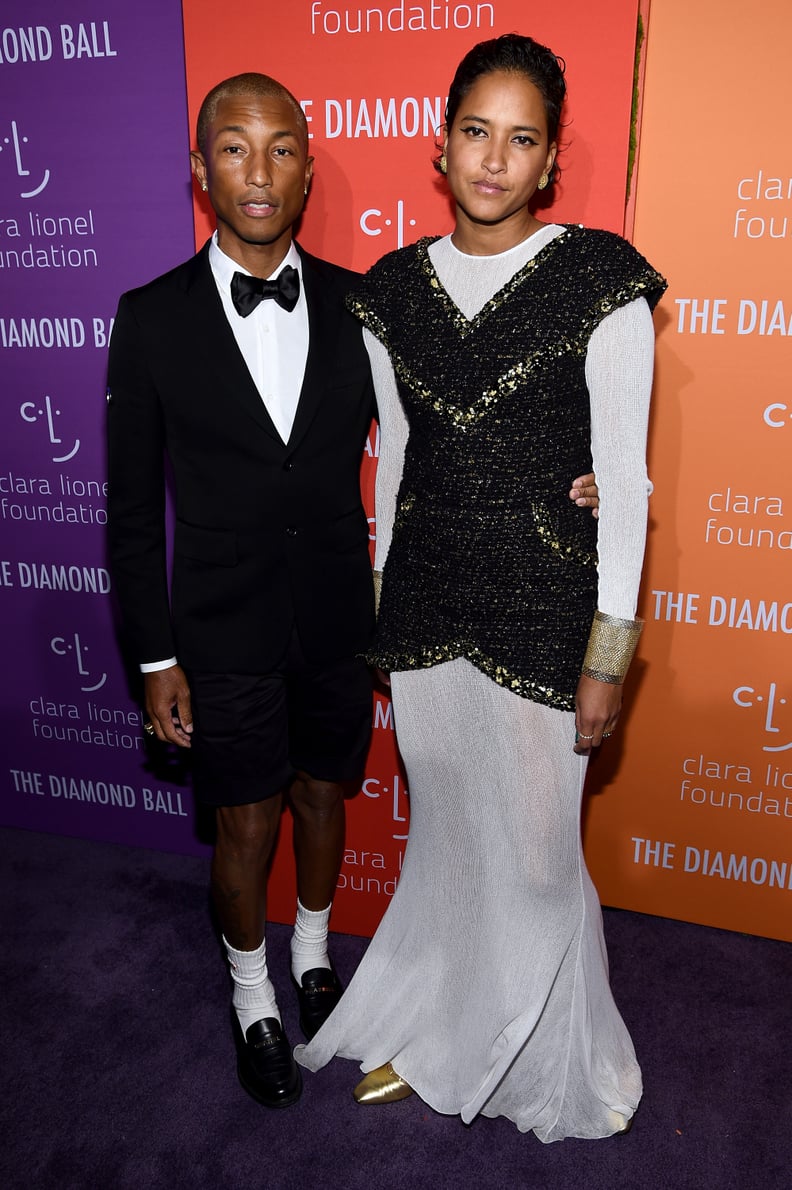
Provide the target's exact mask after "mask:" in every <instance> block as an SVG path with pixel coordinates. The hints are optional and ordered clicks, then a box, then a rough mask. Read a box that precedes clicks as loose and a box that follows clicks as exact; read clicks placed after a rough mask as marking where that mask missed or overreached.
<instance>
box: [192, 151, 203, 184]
mask: <svg viewBox="0 0 792 1190" xmlns="http://www.w3.org/2000/svg"><path fill="white" fill-rule="evenodd" d="M190 169H191V170H192V172H193V176H194V177H195V180H196V181H197V183H198V185H199V186H200V187H201V189H202V190H205V189H206V162H205V161H204V159H203V153H198V152H196V151H193V152H192V153H190Z"/></svg>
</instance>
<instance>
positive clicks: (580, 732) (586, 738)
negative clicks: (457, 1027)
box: [578, 731, 594, 740]
mask: <svg viewBox="0 0 792 1190" xmlns="http://www.w3.org/2000/svg"><path fill="white" fill-rule="evenodd" d="M578 739H579V740H593V739H594V736H593V735H584V734H583V732H582V731H579V732H578Z"/></svg>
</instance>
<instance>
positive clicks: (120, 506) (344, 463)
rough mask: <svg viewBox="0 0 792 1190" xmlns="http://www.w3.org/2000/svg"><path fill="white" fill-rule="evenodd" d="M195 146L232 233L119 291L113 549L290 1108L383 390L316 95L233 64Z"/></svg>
mask: <svg viewBox="0 0 792 1190" xmlns="http://www.w3.org/2000/svg"><path fill="white" fill-rule="evenodd" d="M197 140H198V151H197V152H195V153H193V154H192V167H193V173H194V175H195V177H196V179H197V181H198V183H199V185H200V186H201V188H202V189H203V190H205V191H207V192H208V196H209V200H210V202H211V204H212V207H213V208H214V211H215V214H216V217H217V231H216V233H215V235H214V236H213V238H212V240H211V241H210V242H209V243H208V244H207V245H206V246H205V247H204V248H203V249H202V251H201V252H199V253H198V255H197V256H195V257H194V258H193V259H192V260H190V261H187V262H186V263H185V264H183V265H180V266H179V267H178V268H176V269H174V270H173V271H172V272H170V273H167V274H166V275H165V276H163V277H159V278H157V279H156V280H155V281H153V282H151V284H149V285H147V286H144V287H143V288H142V289H138V290H134V291H133V292H131V293H128V294H125V295H124V296H123V297H122V299H121V302H120V304H119V309H118V315H117V318H116V322H115V326H114V330H113V336H112V340H111V344H110V363H109V405H108V453H109V475H110V491H109V499H108V507H109V540H110V553H111V560H112V565H113V573H114V577H115V583H116V588H117V591H118V596H119V600H120V603H121V609H122V612H123V616H124V621H125V624H126V628H127V631H128V635H129V638H130V642H131V645H132V648H133V649H134V652H135V655H136V657H137V660H138V661H139V663H140V666H141V669H142V670H143V672H144V675H145V676H144V682H145V705H146V711H147V714H148V717H149V722H148V723H147V724H146V729H147V730H148V731H150V733H151V734H153V735H156V736H157V738H158V739H160V740H162V741H169V742H171V743H173V744H177V745H179V746H180V747H191V748H192V752H193V761H194V764H193V772H194V785H195V790H196V794H197V796H198V797H199V799H201V800H202V801H204V802H206V803H208V804H209V805H212V806H214V807H215V808H216V810H215V812H216V821H217V841H216V845H215V850H214V855H213V859H212V895H213V901H214V906H215V910H216V913H217V918H218V921H219V923H220V925H221V928H222V932H223V941H224V944H225V947H226V951H227V954H228V959H229V965H230V969H231V977H232V981H233V1006H234V1010H235V1013H234V1017H235V1037H236V1043H237V1055H238V1060H237V1069H238V1073H239V1078H240V1081H241V1083H242V1085H243V1087H244V1088H245V1090H247V1091H248V1092H249V1094H250V1095H252V1096H253V1098H255V1099H256V1100H257V1101H258V1102H260V1103H262V1104H264V1105H265V1106H268V1107H286V1106H288V1105H289V1104H291V1103H294V1102H296V1100H297V1099H298V1098H299V1095H300V1091H301V1080H300V1074H299V1070H298V1068H297V1066H296V1065H295V1063H294V1060H293V1058H292V1053H291V1047H290V1046H289V1043H288V1041H287V1039H286V1036H285V1033H284V1031H283V1027H282V1022H281V1017H280V1012H279V1009H278V1005H277V1000H276V996H275V990H274V988H273V985H272V982H271V981H270V978H269V973H268V969H267V962H266V944H265V940H264V924H265V919H266V876H267V868H268V864H269V860H270V858H271V854H272V850H273V846H274V841H275V837H276V833H277V829H278V822H279V819H280V814H281V810H282V803H283V797H284V794H285V793H288V796H289V799H290V803H291V809H292V813H293V817H294V849H295V857H296V866H297V892H298V900H297V917H296V922H295V931H294V936H293V938H292V943H291V974H292V978H293V981H294V983H295V985H296V988H297V994H298V998H299V1004H300V1024H301V1027H302V1029H303V1032H304V1033H305V1034H306V1036H307V1037H311V1036H312V1035H313V1034H314V1033H315V1032H316V1030H317V1029H318V1028H319V1026H320V1025H321V1024H322V1023H323V1021H324V1020H325V1019H326V1018H327V1016H328V1015H329V1013H330V1012H331V1011H332V1009H333V1008H334V1006H335V1004H336V1003H337V1001H338V997H339V995H340V993H341V987H340V984H339V981H338V979H337V977H336V975H335V972H334V971H333V969H332V965H331V962H330V958H329V956H328V952H327V928H328V919H329V914H330V907H331V902H332V898H333V893H334V890H335V887H336V884H337V881H338V874H339V870H340V865H341V860H342V857H343V844H344V792H345V790H348V789H349V788H350V786H351V783H352V782H354V781H355V780H356V779H357V778H359V776H360V774H361V773H362V769H363V764H364V760H365V755H366V751H367V747H368V741H369V735H370V720H371V684H370V680H369V675H368V672H367V670H366V667H365V665H364V663H363V662H362V660H361V659H360V654H361V653H362V652H363V651H364V650H365V649H366V646H367V645H368V643H369V639H370V637H371V634H372V631H373V626H374V598H373V585H372V577H371V569H370V564H369V554H368V524H367V520H366V516H365V513H364V511H363V507H362V504H361V500H360V484H359V466H360V460H361V456H362V451H363V445H364V442H365V438H366V434H367V432H368V427H369V425H370V421H371V417H372V414H373V393H372V387H371V378H370V374H369V369H368V358H367V355H366V352H365V349H364V346H363V341H362V337H361V333H360V329H359V326H358V324H357V323H356V322H355V320H354V319H353V318H352V316H351V315H349V314H348V313H347V312H346V310H345V307H344V304H343V298H344V294H345V292H346V290H347V289H349V288H350V284H351V282H352V281H353V279H354V275H353V274H351V273H349V272H347V271H346V270H344V269H341V268H339V267H337V266H335V265H331V264H328V263H327V262H324V261H320V260H318V259H316V258H315V257H312V256H310V255H309V254H308V253H306V252H304V251H303V250H302V249H300V248H299V247H298V246H297V245H296V244H295V243H294V242H293V240H292V226H293V224H294V222H295V221H296V220H297V219H298V218H299V216H300V214H301V212H302V209H303V205H304V200H305V196H306V195H307V193H308V189H309V186H310V181H311V175H312V170H313V160H312V158H311V157H309V155H308V134H307V125H306V121H305V117H304V115H303V112H302V110H301V109H300V106H299V104H298V103H297V101H296V100H295V99H294V97H293V96H292V95H291V94H290V93H289V92H288V91H287V90H286V89H285V88H284V87H283V86H282V85H281V84H280V83H278V82H276V81H275V80H274V79H271V78H269V77H267V76H266V75H261V74H243V75H238V76H235V77H234V78H231V79H227V80H225V81H224V82H222V83H220V84H218V86H217V87H215V88H214V89H213V90H212V91H210V93H209V94H208V95H207V97H206V99H205V100H204V102H203V104H202V106H201V110H200V113H199V116H198V133H197ZM273 299H274V300H273ZM165 453H167V455H168V456H169V459H170V463H171V467H172V472H173V478H174V480H175V503H176V526H175V533H174V542H173V576H172V590H171V596H170V600H169V597H168V587H167V575H166V540H165V524H164V490H165V478H164V455H165ZM590 478H591V477H586V478H584V479H583V480H578V481H576V487H575V488H573V491H572V492H570V496H571V497H572V498H574V499H577V502H578V503H581V504H591V503H596V500H595V499H594V500H592V492H596V489H593V488H590V487H588V486H586V485H587V483H588V481H589V480H590Z"/></svg>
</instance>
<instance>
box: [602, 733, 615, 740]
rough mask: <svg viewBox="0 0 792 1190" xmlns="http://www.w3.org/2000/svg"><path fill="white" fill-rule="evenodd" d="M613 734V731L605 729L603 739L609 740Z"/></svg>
mask: <svg viewBox="0 0 792 1190" xmlns="http://www.w3.org/2000/svg"><path fill="white" fill-rule="evenodd" d="M612 735H613V732H612V731H603V733H602V738H603V740H609V739H610V738H611V736H612Z"/></svg>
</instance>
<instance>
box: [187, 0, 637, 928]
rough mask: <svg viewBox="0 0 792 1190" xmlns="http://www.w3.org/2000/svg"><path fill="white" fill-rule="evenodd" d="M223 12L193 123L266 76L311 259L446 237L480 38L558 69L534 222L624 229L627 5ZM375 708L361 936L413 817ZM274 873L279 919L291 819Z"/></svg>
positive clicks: (357, 883) (359, 823) (631, 53)
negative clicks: (302, 205) (292, 148)
mask: <svg viewBox="0 0 792 1190" xmlns="http://www.w3.org/2000/svg"><path fill="white" fill-rule="evenodd" d="M223 11H224V20H223V21H222V22H218V20H217V16H216V7H215V5H214V3H213V2H212V0H188V2H187V3H186V4H185V12H184V15H185V50H186V61H187V91H188V99H189V109H190V125H191V127H194V124H195V117H196V115H197V112H198V107H199V106H200V102H201V100H202V98H203V96H204V95H205V94H206V92H207V91H208V90H209V89H210V88H211V87H212V86H213V85H214V84H215V83H216V82H218V81H219V80H220V79H222V78H225V77H227V76H228V75H232V74H237V73H240V72H242V71H245V70H260V71H263V72H264V73H265V74H272V75H274V76H275V77H276V78H278V79H280V80H281V81H282V82H284V83H286V84H287V86H288V87H289V89H290V90H291V91H292V92H293V93H294V94H295V95H296V97H297V99H299V101H300V103H301V104H302V105H303V108H304V110H305V113H306V115H307V117H308V120H309V125H308V127H309V131H310V134H311V153H312V154H313V156H314V157H315V162H316V163H315V168H314V180H313V183H312V186H311V194H310V198H309V201H308V205H307V208H306V212H305V216H304V218H303V224H302V227H301V228H300V232H299V238H300V241H301V242H302V243H303V244H304V245H305V247H306V248H308V249H309V250H310V251H312V252H316V253H317V254H318V255H320V256H324V257H326V258H328V259H330V260H333V261H336V262H337V263H339V264H343V265H346V266H347V267H349V268H355V269H361V270H362V269H365V268H367V267H368V266H369V265H371V264H372V263H373V262H374V261H375V260H376V259H377V258H378V257H379V256H381V255H382V254H383V253H384V252H388V251H390V250H391V249H393V248H397V247H400V246H401V245H403V244H408V243H410V242H412V241H413V240H415V239H417V238H418V237H419V236H422V235H431V234H435V233H438V232H446V231H449V230H450V228H451V226H452V221H451V208H450V206H449V202H448V199H447V191H446V189H445V185H444V183H443V182H442V181H441V180H440V179H439V178H438V175H437V174H436V173H435V171H434V170H433V168H432V159H433V157H434V155H435V142H436V136H437V132H438V130H439V128H440V126H441V125H442V123H443V113H444V110H445V100H446V95H447V89H448V84H449V83H450V81H451V78H452V77H453V73H454V69H455V67H456V64H457V62H458V61H459V59H460V58H461V57H462V56H463V55H464V54H465V53H466V52H467V50H468V49H469V48H470V47H471V46H472V45H473V44H475V42H477V41H482V40H484V39H485V38H490V37H495V36H497V35H498V34H499V33H506V32H510V31H512V30H515V29H517V30H519V31H520V32H526V33H530V34H531V36H533V37H535V38H537V39H538V40H539V41H543V42H544V43H545V44H547V45H550V46H552V47H553V49H554V50H555V51H556V52H557V53H559V54H561V55H562V56H563V57H564V59H565V61H566V63H567V73H568V79H569V86H570V104H569V111H568V114H567V117H566V119H567V129H566V132H565V135H564V148H563V151H562V154H561V162H562V168H563V171H564V172H563V175H562V182H561V185H560V187H559V188H558V193H557V195H556V196H555V199H554V202H553V205H552V206H551V207H548V208H547V211H546V212H545V214H544V215H543V218H555V219H564V220H570V221H572V220H575V221H580V222H584V223H588V224H592V225H594V226H600V227H609V228H611V229H612V230H614V231H621V230H622V228H623V226H624V194H625V186H626V174H627V150H628V143H629V125H630V106H631V98H632V83H633V65H634V57H635V29H636V22H637V3H636V0H605V2H604V3H599V4H597V5H592V4H589V3H587V2H586V0H568V2H567V3H565V4H563V5H560V6H557V7H556V8H555V9H550V8H547V9H543V10H542V11H541V12H537V13H531V14H530V20H529V19H528V18H527V17H526V11H525V4H524V3H520V2H519V0H510V2H507V0H494V2H493V3H490V4H455V3H449V2H447V0H444V2H442V3H434V2H432V3H424V4H405V3H400V4H393V3H388V2H387V0H386V3H384V4H382V5H380V6H379V7H376V6H372V5H368V4H367V5H366V6H365V7H363V6H358V5H355V4H347V5H343V4H339V3H338V2H337V0H331V2H330V3H323V2H320V0H314V2H312V3H302V2H301V3H291V4H289V5H288V6H283V8H281V9H280V10H279V13H278V19H277V21H275V20H273V18H272V15H271V12H269V11H268V10H267V9H266V8H251V6H250V5H245V4H241V3H238V2H237V0H231V2H230V3H229V4H227V5H226V6H225V8H224V10H223ZM240 30H244V36H240ZM594 46H596V47H597V48H596V52H592V47H594ZM210 228H211V222H210V219H209V217H208V213H207V210H206V208H201V207H200V206H199V207H197V208H196V240H197V243H198V244H200V243H202V242H203V240H204V239H205V238H206V236H207V235H208V234H209V230H210ZM376 457H377V433H376V427H375V426H373V427H372V432H371V435H370V437H369V444H368V451H367V457H366V460H365V462H364V466H363V472H362V477H363V488H364V493H365V495H366V498H367V504H368V507H369V510H370V516H371V525H372V539H373V536H374V534H375V533H376V524H375V521H374V507H373V479H374V471H375V466H376ZM572 478H573V477H572V476H570V479H572ZM374 709H375V718H374V725H375V726H374V739H373V743H372V748H371V753H370V758H369V764H368V769H367V773H366V777H365V780H364V781H363V787H362V790H361V792H360V794H359V795H358V796H357V798H355V799H354V801H352V802H351V804H350V806H349V808H348V815H347V820H348V827H347V851H346V858H345V862H344V867H343V870H342V873H341V880H340V886H339V892H338V897H337V899H336V903H335V909H334V911H333V923H334V926H335V928H336V929H342V930H350V931H361V932H366V933H368V932H370V931H371V930H373V929H374V927H375V926H376V924H377V922H378V921H379V918H380V917H381V915H382V913H383V911H384V909H385V907H386V904H387V901H388V898H389V897H390V896H391V894H392V893H393V891H394V888H395V886H396V880H397V879H398V874H399V868H400V864H401V858H402V853H403V850H404V841H405V839H406V835H407V825H408V818H409V791H408V789H407V786H406V783H405V778H404V773H403V771H402V769H401V766H400V763H399V760H398V756H397V752H396V747H395V742H394V733H393V722H392V718H391V708H390V704H389V702H388V701H387V700H386V699H385V698H381V697H379V696H376V697H375V708H374ZM273 876H274V879H273V881H272V886H271V889H272V891H271V897H270V900H271V911H272V913H273V914H274V916H276V917H281V918H282V919H283V920H289V915H290V914H293V905H294V896H295V893H294V874H293V861H292V858H291V845H290V835H289V820H288V818H284V829H283V837H282V838H281V841H280V846H279V849H278V854H277V857H276V861H275V866H274V870H273Z"/></svg>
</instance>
